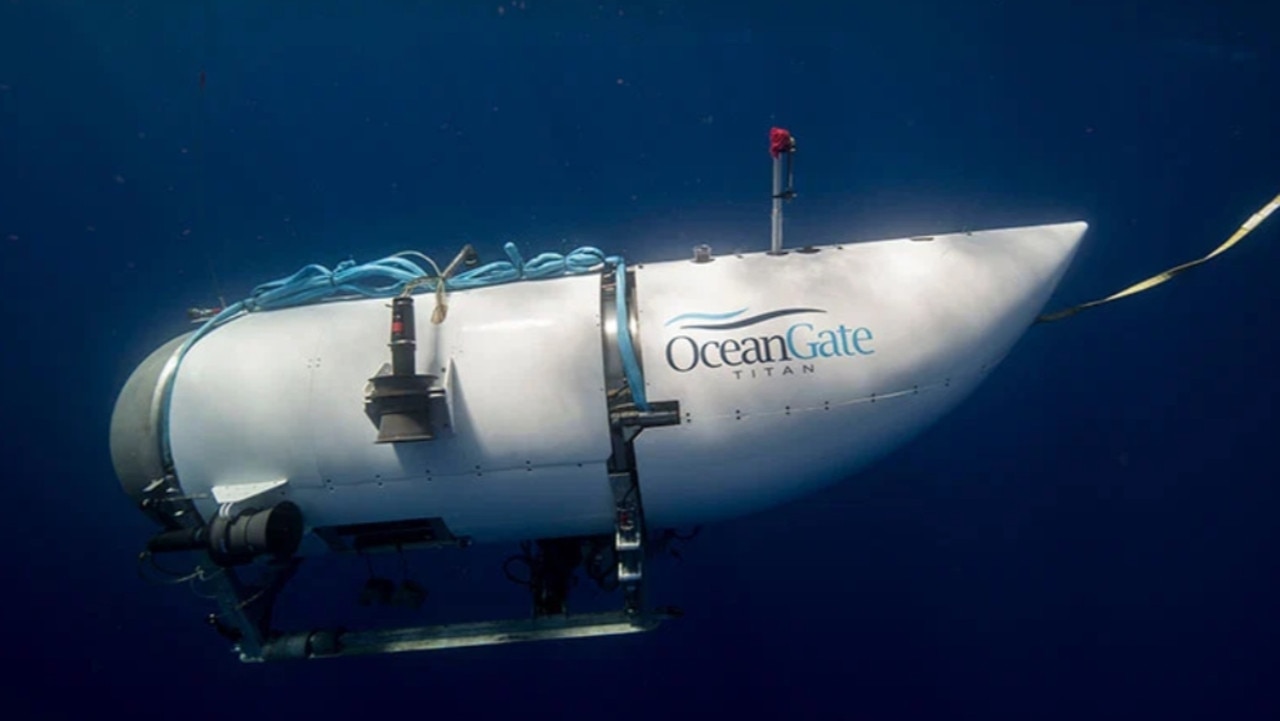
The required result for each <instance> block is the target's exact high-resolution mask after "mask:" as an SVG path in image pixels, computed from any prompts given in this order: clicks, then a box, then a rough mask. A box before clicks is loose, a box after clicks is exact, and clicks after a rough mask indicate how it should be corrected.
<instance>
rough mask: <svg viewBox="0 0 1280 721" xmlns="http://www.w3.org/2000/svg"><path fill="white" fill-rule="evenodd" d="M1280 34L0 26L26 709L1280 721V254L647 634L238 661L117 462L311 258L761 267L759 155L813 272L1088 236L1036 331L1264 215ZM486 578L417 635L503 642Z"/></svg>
mask: <svg viewBox="0 0 1280 721" xmlns="http://www.w3.org/2000/svg"><path fill="white" fill-rule="evenodd" d="M1275 7H1276V6H1275V5H1274V3H1263V2H1257V1H1249V0H1243V1H1238V2H1223V1H1219V0H1212V1H1210V0H1198V1H1189V2H1178V3H1171V2H1128V3H1068V2H1035V3H1015V2H992V1H990V0H973V1H967V2H933V3H929V2H911V1H906V2H879V3H833V2H785V3H783V2H778V3H773V2H760V1H759V0H750V1H749V2H732V3H730V2H675V1H673V0H652V1H650V2H634V3H630V2H622V3H619V2H613V1H611V0H606V1H605V2H549V1H548V2H544V1H540V0H518V1H517V2H514V3H512V2H504V3H498V2H455V3H444V2H411V1H409V0H400V1H397V2H392V1H385V2H379V1H371V2H348V3H335V2H302V1H301V0H292V1H277V2H215V1H214V0H205V1H204V2H197V1H195V0H192V1H190V2H160V1H159V0H155V1H153V2H127V1H123V0H122V1H119V2H116V1H107V0H102V1H99V2H87V1H82V2H63V1H59V0H0V243H3V246H2V247H3V256H2V258H3V260H2V261H0V273H3V275H2V278H3V287H4V289H5V291H6V295H7V301H6V302H5V303H4V304H3V305H2V306H0V308H2V310H0V313H3V321H4V322H3V326H2V327H3V328H5V329H7V330H8V333H7V337H6V340H5V342H4V346H3V347H4V353H3V360H2V361H0V362H2V363H3V365H2V366H0V368H2V369H3V371H4V377H5V379H6V386H7V388H6V390H5V392H4V401H3V408H4V431H5V433H4V444H5V457H6V458H8V459H10V463H9V466H8V467H9V471H8V473H6V474H5V493H4V495H3V496H0V498H3V503H4V508H5V511H6V512H5V513H4V514H3V516H2V518H3V520H0V544H2V545H0V550H2V552H0V578H3V579H4V585H5V590H4V593H3V595H2V596H0V598H3V602H2V603H3V606H2V608H3V612H4V613H3V617H4V619H5V628H4V632H3V635H2V636H0V639H2V641H0V649H2V654H0V655H3V657H4V658H5V659H6V662H7V663H6V669H5V671H4V672H3V674H2V675H0V707H3V712H4V715H5V717H6V718H33V719H44V718H48V719H60V718H86V717H88V716H90V715H92V716H93V717H107V716H111V717H116V718H143V717H161V716H163V717H171V718H186V719H225V718H245V717H248V718H270V717H276V718H340V717H347V718H351V717H361V716H363V717H368V716H369V715H371V714H378V715H382V716H383V717H385V714H388V713H394V714H397V715H400V716H402V717H408V716H412V717H428V718H430V717H437V718H439V717H442V716H444V715H448V716H449V717H453V718H521V717H535V718H568V717H576V718H582V717H587V716H588V715H589V716H590V717H591V718H595V719H601V720H605V719H638V718H650V719H652V718H695V719H696V718H785V719H790V718H806V719H808V718H821V719H828V718H841V719H844V718H849V719H900V718H937V719H951V718H984V719H986V718H1016V719H1036V718H1071V719H1102V718H1107V719H1110V718H1125V719H1133V718H1150V719H1170V718H1213V719H1269V718H1277V717H1278V715H1280V690H1278V689H1280V659H1278V658H1277V655H1278V654H1277V648H1278V642H1280V618H1278V617H1277V611H1276V609H1277V603H1278V602H1280V584H1278V583H1277V568H1278V566H1277V559H1276V556H1277V552H1278V551H1280V536H1278V531H1277V526H1278V524H1277V520H1276V519H1277V513H1278V512H1280V487H1278V485H1277V483H1278V482H1280V479H1278V478H1277V474H1276V472H1275V470H1274V468H1273V464H1272V462H1271V461H1272V458H1274V456H1272V453H1273V452H1274V451H1275V449H1276V445H1277V442H1278V439H1277V431H1280V423H1277V418H1276V403H1277V400H1278V399H1280V377H1278V376H1277V373H1276V368H1277V367H1278V365H1280V345H1278V344H1277V343H1276V342H1275V340H1274V333H1275V328H1276V322H1275V313H1276V310H1277V308H1280V284H1277V282H1276V279H1275V272H1274V269H1275V268H1276V267H1277V266H1278V265H1280V219H1272V220H1271V221H1269V223H1267V224H1264V225H1263V226H1261V227H1260V228H1259V229H1258V230H1257V231H1256V232H1255V233H1254V234H1253V235H1252V236H1250V237H1249V238H1248V239H1246V240H1245V241H1244V242H1243V243H1242V244H1241V245H1240V246H1239V247H1237V248H1236V249H1234V250H1232V251H1231V252H1229V253H1227V254H1226V255H1224V256H1222V257H1221V258H1219V259H1218V260H1215V261H1214V262H1213V263H1211V264H1209V265H1208V266H1206V267H1203V268H1199V269H1196V270H1194V271H1192V272H1190V273H1188V274H1186V275H1184V276H1182V277H1180V278H1179V279H1177V280H1175V281H1174V282H1172V283H1170V284H1168V285H1165V286H1162V287H1160V288H1158V289H1156V290H1153V291H1151V292H1148V293H1146V294H1143V295H1140V296H1137V297H1134V298H1131V299H1129V300H1126V301H1124V302H1120V303H1116V304H1114V305H1111V306H1107V307H1104V308H1101V309H1097V310H1094V311H1090V312H1088V313H1085V314H1082V315H1080V316H1077V317H1075V318H1072V319H1070V320H1067V321H1063V322H1061V323H1056V324H1050V325H1042V326H1037V327H1033V328H1031V329H1030V330H1029V331H1028V333H1027V335H1026V336H1025V337H1024V339H1023V340H1022V341H1021V342H1020V343H1019V344H1018V346H1017V347H1016V348H1015V349H1014V351H1013V353H1012V354H1011V355H1010V356H1009V357H1008V358H1007V360H1006V361H1005V362H1004V364H1003V365H1002V366H1001V367H1000V368H999V369H998V370H997V372H995V373H994V374H993V376H992V377H991V378H990V379H989V380H988V381H987V382H985V383H984V384H983V385H982V386H981V387H980V388H979V389H978V391H977V392H976V393H975V394H974V395H973V396H972V397H971V398H970V399H969V400H968V401H967V402H966V403H965V404H964V405H963V406H961V407H960V408H959V409H958V410H957V411H955V412H954V413H952V414H951V415H949V416H947V417H946V418H945V419H944V420H943V421H942V422H940V423H939V424H938V425H936V426H935V427H933V428H932V429H931V430H929V431H928V432H926V433H925V434H923V435H922V436H921V437H919V438H918V439H917V440H916V441H915V442H914V443H912V444H911V445H910V446H908V447H906V448H904V449H902V450H901V451H899V452H897V453H895V454H894V455H892V456H891V457H889V458H888V459H886V460H885V461H883V462H882V463H880V464H879V465H877V466H876V467H874V468H873V469H871V470H869V471H867V472H865V473H863V474H861V475H859V476H857V477H855V478H850V479H848V480H847V481H846V482H844V483H843V484H841V485H839V486H837V487H834V488H832V489H830V490H827V491H825V492H822V493H819V494H817V495H814V496H811V497H808V498H805V499H803V500H801V501H799V502H796V503H793V504H790V505H787V506H784V507H781V508H777V509H775V510H773V511H771V512H769V513H766V514H761V515H757V516H753V517H750V518H743V519H740V520H736V521H732V522H725V523H720V524H716V525H712V526H709V527H707V528H704V529H703V531H702V533H701V535H700V536H698V537H697V538H696V539H695V540H693V541H691V542H688V543H686V544H683V545H682V546H681V549H680V550H681V555H682V558H681V559H680V560H676V559H674V558H667V559H664V560H658V561H655V562H654V563H653V564H652V565H651V566H650V570H651V571H652V574H653V576H654V578H655V581H654V583H653V585H652V587H651V592H652V593H651V600H653V601H654V602H655V603H660V604H675V605H679V606H681V607H682V608H684V609H685V611H686V613H687V615H686V616H685V618H683V619H681V620H679V621H676V622H672V623H669V624H667V625H666V626H664V627H663V628H661V629H660V630H659V631H657V632H655V633H652V634H641V635H636V636H630V637H623V638H612V639H603V640H587V641H577V642H563V643H550V644H532V645H512V646H504V647H496V648H481V649H466V650H459V651H450V652H443V653H436V654H402V655H397V656H387V657H380V658H374V657H371V658H359V659H344V660H336V661H334V660H327V661H314V662H305V663H294V664H277V665H246V664H241V663H240V662H239V661H238V660H237V659H236V658H235V656H233V655H232V654H231V653H230V651H229V650H228V645H227V643H226V642H225V641H224V640H223V639H222V638H220V637H219V636H217V635H216V634H215V633H214V632H213V631H212V630H211V629H209V628H208V627H207V626H206V625H205V623H204V617H205V615H206V614H207V613H208V612H210V611H211V610H213V606H212V604H210V603H209V602H207V601H205V600H203V599H200V598H197V597H195V596H193V595H192V594H191V593H189V592H188V590H187V589H186V588H185V587H181V586H176V587H154V586H151V585H149V584H147V583H145V582H143V581H141V580H139V578H138V576H137V574H136V572H135V570H136V562H135V558H136V554H137V552H138V551H139V550H140V549H141V548H142V546H143V544H144V543H145V542H146V540H147V538H148V537H149V536H150V534H151V533H152V532H153V530H154V529H153V528H152V527H151V525H150V524H149V522H148V521H147V520H146V519H145V518H144V517H143V516H142V515H141V514H140V513H138V512H137V511H136V510H135V509H134V508H133V507H132V504H131V502H130V501H129V500H128V499H127V498H126V497H125V495H124V494H123V493H122V492H121V489H120V487H119V484H118V483H117V481H116V479H115V476H114V473H113V470H112V466H111V462H110V457H109V454H108V450H107V428H108V423H109V418H110V413H111V410H112V405H113V403H114V401H115V397H116V394H117V393H118V392H119V390H120V388H121V386H122V384H123V383H124V381H125V379H126V378H127V377H128V374H129V373H130V372H131V371H132V369H133V368H134V367H135V366H136V364H137V363H138V362H139V361H141V360H142V358H143V357H145V355H146V354H147V353H149V352H150V351H151V350H152V349H153V348H154V347H156V346H157V345H159V344H160V343H161V342H163V341H165V340H167V339H168V338H170V337H172V336H174V335H176V334H178V333H180V332H183V331H185V330H187V329H188V327H189V326H188V324H187V322H186V319H185V310H186V309H187V308H188V307H189V306H198V305H203V306H209V305H214V304H216V302H217V296H218V294H219V293H224V294H226V295H227V296H228V297H231V298H237V297H243V295H245V294H247V293H248V292H249V290H250V289H251V288H252V287H253V286H254V285H255V284H257V283H259V282H262V281H266V280H271V279H275V278H279V277H282V276H285V275H288V274H290V273H292V272H293V271H294V270H297V269H298V268H300V267H302V266H303V265H305V264H307V263H313V262H314V263H321V264H324V265H327V266H329V267H333V266H334V265H336V264H337V263H338V262H340V261H342V260H344V259H346V258H348V257H354V258H355V259H357V260H359V261H371V260H376V259H378V258H382V257H384V256H386V255H389V254H391V253H393V252H396V251H399V250H402V249H406V248H416V249H419V250H422V251H425V252H428V253H430V254H432V255H434V256H436V257H437V258H441V259H447V258H449V257H452V254H453V253H454V252H455V251H456V250H457V249H458V248H459V247H461V245H462V244H464V243H468V242H470V243H473V244H475V245H476V246H477V248H479V250H480V252H481V254H482V257H483V258H484V259H486V260H495V259H499V258H500V257H501V246H502V243H504V242H506V241H509V240H510V241H514V242H516V243H518V244H519V246H520V247H521V248H522V250H523V251H524V252H525V255H526V257H529V256H532V255H533V254H535V253H537V252H540V251H559V252H563V251H565V250H568V249H570V248H572V247H575V246H577V245H595V246H598V247H600V248H602V249H603V250H605V251H606V252H608V253H622V254H625V255H626V257H627V258H629V259H631V260H635V261H653V260H662V259H670V258H684V257H688V254H689V252H690V248H691V246H693V245H695V244H697V243H703V242H706V243H710V244H711V245H712V246H713V248H715V249H716V251H717V252H722V253H724V252H730V251H732V250H736V249H741V250H761V249H765V248H766V247H767V245H768V240H769V236H768V208H769V200H768V193H769V182H770V175H769V173H770V166H769V159H768V155H767V153H766V150H767V136H768V131H769V128H770V127H771V126H772V125H781V126H784V127H787V128H789V129H790V130H791V131H792V132H794V133H795V135H796V137H797V139H798V141H799V154H798V155H797V158H796V162H797V166H796V169H797V184H798V191H799V193H800V197H799V198H798V199H797V200H796V201H795V202H794V203H792V204H791V205H790V206H789V207H788V244H790V245H798V244H802V243H805V242H813V243H828V242H854V241H858V240H873V239H879V238H887V237H900V236H904V235H910V234H917V233H941V232H947V231H954V230H964V229H982V228H991V227H1002V226H1009V225H1020V224H1037V223H1049V222H1059V221H1070V220H1078V219H1079V220H1086V221H1088V222H1089V223H1090V226H1091V227H1090V230H1089V233H1088V235H1087V236H1086V240H1085V243H1084V245H1083V247H1082V250H1081V252H1080V254H1079V255H1078V256H1077V259H1076V262H1075V264H1074V265H1073V267H1072V269H1071V270H1070V271H1069V273H1068V275H1067V276H1066V278H1065V279H1064V281H1063V284H1062V285H1061V286H1060V288H1059V290H1058V293H1057V294H1056V296H1055V299H1054V301H1053V302H1052V303H1051V306H1053V307H1058V306H1061V305H1065V304H1070V303H1074V302H1079V301H1084V300H1088V299H1091V298H1094V297H1097V296H1101V295H1105V294H1107V293H1110V292H1112V291H1114V290H1117V289H1119V288H1120V287H1123V286H1125V285H1127V284H1129V283H1131V282H1134V281H1137V280H1139V279H1141V278H1144V277H1146V276H1148V275H1151V274H1153V273H1155V272H1158V271H1160V270H1163V269H1165V268H1167V267H1169V266H1172V265H1175V264H1177V263H1181V262H1183V261H1186V260H1191V259H1192V258H1195V257H1199V256H1201V255H1203V254H1205V253H1207V252H1208V251H1209V250H1211V249H1212V248H1213V247H1215V246H1216V245H1217V244H1218V243H1220V242H1221V241H1222V240H1224V239H1225V238H1226V237H1227V236H1228V235H1230V233H1231V232H1232V231H1234V230H1235V228H1236V227H1237V226H1238V225H1239V224H1240V223H1241V222H1243V221H1244V220H1245V219H1246V218H1247V217H1248V216H1249V215H1250V214H1251V213H1253V212H1254V211H1255V210H1257V209H1258V208H1259V207H1261V206H1262V205H1263V204H1264V203H1266V202H1267V201H1268V200H1269V199H1270V198H1272V197H1273V196H1274V195H1275V194H1276V193H1277V192H1280V172H1278V168H1280V135H1277V133H1276V128H1277V113H1276V110H1277V108H1278V107H1280V103H1278V102H1277V101H1278V100H1280V97H1278V96H1280V93H1278V92H1277V90H1276V88H1278V87H1280V45H1277V38H1278V37H1280V35H1278V31H1277V27H1280V26H1277V20H1278V19H1280V17H1278V15H1280V13H1278V12H1277V10H1276V9H1275ZM202 73H203V78H204V80H203V84H202V82H201V77H202ZM957 282H959V280H958V281H957ZM513 363H518V359H513ZM725 480H726V481H728V480H730V479H725ZM473 550H474V551H475V553H474V554H472V552H471V551H468V552H465V553H461V554H454V555H450V556H448V557H446V558H444V559H443V560H440V559H436V560H435V561H430V562H429V561H425V560H424V561H422V563H423V564H424V565H423V566H422V569H423V570H424V571H425V570H427V569H429V568H434V570H433V571H432V572H431V575H430V576H429V577H425V578H424V579H423V580H424V582H425V583H426V584H427V585H428V586H429V587H431V589H432V591H433V597H432V601H431V602H430V603H429V606H436V608H435V609H434V610H433V611H431V613H432V614H435V613H440V614H442V615H443V614H447V613H448V612H449V611H451V610H452V611H458V610H462V611H465V610H467V608H469V606H467V604H466V603H465V602H464V601H463V600H462V599H467V598H481V599H488V598H491V597H492V598H502V599H506V600H505V601H504V603H505V602H507V601H509V602H510V604H511V605H510V606H509V607H507V606H504V607H503V608H509V609H511V610H514V612H515V613H516V614H518V613H519V612H520V609H521V602H522V601H523V598H522V596H521V589H519V588H518V587H516V586H513V585H511V584H509V583H507V582H506V581H505V580H504V579H502V577H501V573H500V570H499V568H498V565H497V561H500V560H501V558H502V557H503V556H504V555H505V554H506V553H508V552H511V551H514V550H515V549H514V548H505V547H504V548H498V549H473ZM468 554H472V555H468ZM414 562H415V563H417V561H414ZM430 563H434V564H436V565H435V566H434V567H433V566H430V565H429V564H430ZM382 570H384V571H385V572H386V574H387V575H390V574H391V573H393V570H388V569H382ZM363 573H364V569H362V568H360V567H359V566H356V567H354V568H347V567H335V570H334V571H333V574H332V576H331V577H325V578H332V579H333V581H332V582H331V583H330V582H328V581H326V580H325V579H323V578H322V579H321V580H320V581H318V582H317V581H314V580H313V581H312V582H310V583H309V585H307V586H306V588H307V591H306V593H305V594H304V595H303V596H301V597H296V598H294V599H293V600H292V601H291V602H290V608H303V610H306V608H307V607H310V606H313V605H314V604H320V603H321V601H322V600H325V599H324V598H323V597H324V595H325V594H326V593H328V594H331V595H332V596H333V598H334V599H336V600H337V601H341V602H343V603H348V602H350V601H351V600H352V599H353V598H354V595H355V593H356V592H357V591H358V588H359V584H360V582H361V581H362V580H363V576H362V574H363ZM454 582H456V583H457V585H458V587H459V588H462V587H466V588H468V589H469V590H467V591H466V592H465V593H464V592H462V591H459V592H457V593H451V592H450V586H451V584H453V583H454ZM329 600H333V599H329ZM486 602H487V601H486ZM441 605H443V606H442V607H440V606H441ZM362 612H363V613H369V612H368V611H367V610H365V611H362ZM430 618H435V616H430ZM428 620H430V619H428ZM357 715H360V716H357Z"/></svg>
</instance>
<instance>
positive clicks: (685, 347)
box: [664, 308, 875, 379]
mask: <svg viewBox="0 0 1280 721" xmlns="http://www.w3.org/2000/svg"><path fill="white" fill-rule="evenodd" d="M746 312H747V309H746V308H742V309H740V310H735V311H731V312H728V313H681V314H680V315H677V316H676V317H674V318H672V319H670V320H668V321H667V322H666V323H665V324H664V325H665V327H667V328H674V329H675V331H676V332H678V333H679V334H678V335H675V336H672V337H671V338H670V339H669V340H668V341H667V353H666V356H667V365H669V366H670V367H671V368H672V370H675V371H677V372H679V373H689V372H691V371H694V370H698V369H700V368H710V369H728V370H729V371H731V372H732V373H733V374H734V376H735V377H737V378H739V379H741V378H747V377H749V378H760V377H765V378H771V377H774V376H784V375H796V374H809V373H813V372H815V370H816V369H817V365H816V362H817V361H819V360H821V359H826V358H855V357H858V356H865V355H871V354H873V353H875V349H874V348H872V347H871V341H873V340H874V339H875V336H874V335H872V333H871V329H870V328H867V327H865V326H858V327H855V328H850V327H849V326H847V325H845V324H843V323H841V324H840V325H838V326H836V327H831V325H830V324H829V323H822V322H821V321H822V320H823V319H822V318H812V319H805V320H793V321H792V322H791V324H790V325H788V326H787V327H786V329H785V330H783V331H782V332H780V333H765V334H760V333H752V332H751V331H747V330H745V329H747V328H752V327H753V326H758V325H761V324H766V323H770V321H776V320H778V319H780V318H790V317H793V316H805V315H815V314H816V315H826V313H827V311H825V310H823V309H822V308H779V309H778V310H771V311H766V312H764V313H758V314H756V315H748V316H746V317H742V316H743V314H744V313H746ZM810 320H812V321H813V322H810ZM735 331H745V332H735ZM726 336H727V337H726Z"/></svg>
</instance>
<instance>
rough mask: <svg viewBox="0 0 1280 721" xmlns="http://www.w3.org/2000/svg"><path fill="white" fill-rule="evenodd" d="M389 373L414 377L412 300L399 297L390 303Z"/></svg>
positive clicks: (414, 342)
mask: <svg viewBox="0 0 1280 721" xmlns="http://www.w3.org/2000/svg"><path fill="white" fill-rule="evenodd" d="M390 345H391V373H392V375H397V376H411V375H414V371H415V369H414V353H415V352H416V350H417V347H418V344H417V332H416V331H415V329H414V320H413V298H412V297H409V296H399V297H397V298H396V299H395V300H394V301H392V302H391V344H390Z"/></svg>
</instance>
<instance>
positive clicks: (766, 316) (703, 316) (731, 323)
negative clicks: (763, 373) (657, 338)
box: [663, 308, 826, 330]
mask: <svg viewBox="0 0 1280 721" xmlns="http://www.w3.org/2000/svg"><path fill="white" fill-rule="evenodd" d="M746 312H747V309H746V308H743V309H741V310H735V311H733V312H730V313H681V314H680V315H678V316H676V317H674V318H672V319H671V320H669V321H667V322H666V323H664V324H663V325H665V326H667V327H670V326H672V325H674V324H676V323H679V322H680V321H686V320H706V321H727V322H721V323H714V322H712V323H694V324H685V325H682V326H680V330H737V329H738V328H746V327H748V326H753V325H755V324H756V323H763V322H765V321H767V320H773V319H774V318H782V317H784V316H788V315H798V314H800V313H826V311H825V310H823V309H821V308H781V309H779V310H771V311H769V312H767V313H759V314H756V315H753V316H749V317H747V318H742V319H739V320H733V319H734V318H737V317H738V316H740V315H742V314H743V313H746Z"/></svg>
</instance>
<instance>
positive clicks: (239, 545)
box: [147, 501, 303, 566]
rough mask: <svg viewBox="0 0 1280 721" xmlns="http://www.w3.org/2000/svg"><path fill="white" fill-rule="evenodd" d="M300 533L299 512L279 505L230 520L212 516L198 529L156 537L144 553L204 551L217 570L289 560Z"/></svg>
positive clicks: (288, 505)
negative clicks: (263, 558) (271, 559)
mask: <svg viewBox="0 0 1280 721" xmlns="http://www.w3.org/2000/svg"><path fill="white" fill-rule="evenodd" d="M302 531H303V523H302V510H301V509H299V508H298V506H297V505H296V504H294V503H292V502H290V501H281V502H280V503H277V504H276V505H274V506H272V507H271V508H267V509H264V510H253V509H250V510H247V511H244V512H243V513H240V514H239V515H236V516H234V517H232V518H225V517H223V516H215V517H214V519H213V520H212V521H210V522H209V523H208V524H206V525H204V526H201V527H199V528H183V529H179V530H176V531H164V532H163V533H158V534H156V535H155V536H154V537H152V539H151V540H150V541H149V542H148V543H147V550H148V551H150V552H151V553H170V552H174V551H199V550H206V551H208V552H209V555H210V556H211V557H212V558H213V562H214V563H216V564H218V565H219V566H239V565H243V564H246V563H249V562H251V561H253V559H255V558H258V557H259V556H266V555H270V556H274V557H276V558H278V559H285V558H288V557H289V556H292V555H293V554H294V553H295V552H296V551H297V550H298V546H299V544H301V543H302Z"/></svg>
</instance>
